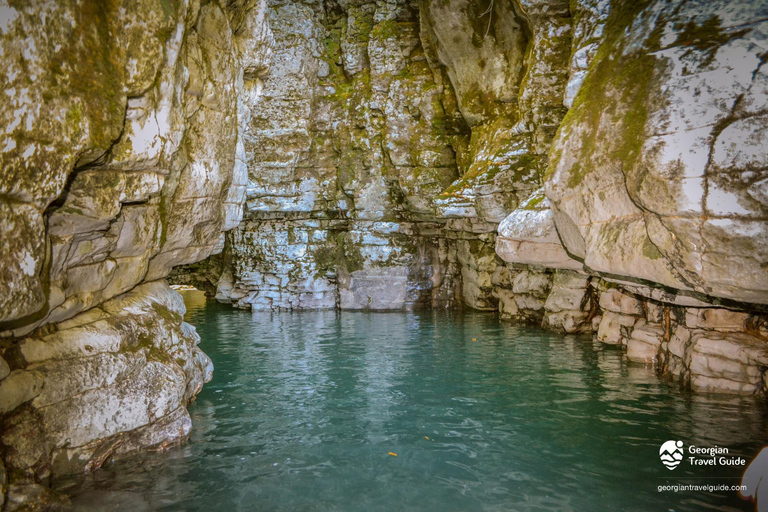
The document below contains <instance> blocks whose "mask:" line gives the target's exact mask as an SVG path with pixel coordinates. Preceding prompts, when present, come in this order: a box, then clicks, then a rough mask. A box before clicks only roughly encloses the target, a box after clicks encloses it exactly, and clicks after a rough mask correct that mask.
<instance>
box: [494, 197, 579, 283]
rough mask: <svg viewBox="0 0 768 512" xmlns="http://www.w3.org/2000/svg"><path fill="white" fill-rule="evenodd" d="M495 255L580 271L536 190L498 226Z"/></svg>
mask: <svg viewBox="0 0 768 512" xmlns="http://www.w3.org/2000/svg"><path fill="white" fill-rule="evenodd" d="M496 252H497V253H498V255H499V257H501V259H503V260H504V261H507V262H510V263H523V264H529V265H537V266H542V267H547V268H560V269H571V270H581V269H583V265H582V264H581V263H580V262H578V261H576V260H574V259H573V258H571V257H570V256H569V255H568V253H567V252H566V251H565V249H564V248H563V244H562V243H561V242H560V238H559V237H558V235H557V231H556V229H555V222H554V220H553V218H552V211H551V210H550V209H549V202H548V201H547V198H546V197H544V191H543V190H542V189H539V190H537V191H536V192H535V193H534V194H533V195H532V196H531V197H530V198H528V199H527V200H526V201H524V202H523V203H522V204H521V205H520V207H518V209H517V210H515V211H514V212H512V213H511V214H509V216H508V217H507V218H505V219H504V220H503V221H502V222H501V224H499V236H498V238H497V239H496Z"/></svg>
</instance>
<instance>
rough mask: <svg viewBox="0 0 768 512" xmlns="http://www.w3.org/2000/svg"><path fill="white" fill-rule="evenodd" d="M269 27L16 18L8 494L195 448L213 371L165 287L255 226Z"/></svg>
mask: <svg viewBox="0 0 768 512" xmlns="http://www.w3.org/2000/svg"><path fill="white" fill-rule="evenodd" d="M266 16H267V12H266V5H265V3H264V2H260V1H240V0H232V1H226V2H224V1H222V2H218V1H213V2H200V1H197V0H172V1H160V0H157V1H155V0H146V1H144V0H142V1H134V0H131V1H123V2H121V1H119V0H116V1H108V2H101V1H92V0H76V1H72V2H22V3H19V2H0V33H2V37H0V48H1V50H0V51H1V52H2V61H3V66H2V71H0V82H2V89H3V91H4V92H3V94H2V95H0V96H1V98H0V126H1V127H2V128H0V130H2V134H0V138H2V142H0V146H2V148H3V149H2V150H0V161H1V162H0V355H1V356H2V358H0V446H1V447H0V455H1V456H2V460H3V462H4V464H5V471H1V472H0V473H2V474H3V477H4V476H5V474H6V472H7V474H8V475H10V477H11V488H10V491H9V492H10V494H11V496H13V495H14V493H16V494H18V493H19V492H21V489H23V488H25V487H24V486H23V484H24V485H26V484H30V483H32V484H34V483H45V482H46V481H47V480H48V479H49V478H50V477H51V475H52V474H53V475H55V474H63V473H67V472H70V471H82V470H83V468H94V467H98V466H99V465H100V464H101V463H102V462H103V461H104V460H106V458H108V457H109V456H111V454H113V453H121V452H126V451H130V450H135V449H138V448H146V447H149V446H158V445H159V446H163V445H167V444H168V443H171V442H175V441H177V440H180V439H183V438H184V437H185V436H186V434H187V433H188V431H189V428H190V421H189V415H188V414H187V411H186V404H187V402H188V401H189V400H190V399H192V398H193V397H194V395H195V394H196V393H197V392H198V391H199V389H200V387H201V386H202V384H203V382H204V381H206V380H208V379H210V375H211V370H212V368H211V363H210V360H209V359H208V358H207V357H206V356H205V355H204V354H203V353H202V352H201V351H200V350H199V349H198V348H197V347H196V344H197V342H198V341H199V338H198V337H197V335H196V333H195V330H194V328H193V327H192V326H190V325H189V324H186V323H184V322H183V314H184V305H183V303H182V302H181V298H180V296H179V295H178V294H177V293H176V292H174V291H173V290H171V289H170V288H169V286H168V284H167V283H166V282H165V281H164V278H165V277H166V275H167V274H168V273H169V271H170V270H171V268H172V267H173V266H174V265H179V264H188V263H192V262H195V261H198V260H201V259H204V258H206V257H208V256H209V255H211V254H212V253H216V252H220V251H221V250H222V248H223V245H224V238H223V232H224V231H226V230H229V229H232V228H234V227H235V226H236V225H237V224H238V223H239V222H240V220H241V217H242V205H243V201H244V196H245V189H246V184H247V170H246V167H245V156H244V144H243V137H242V132H243V130H242V129H241V126H243V125H244V124H245V123H247V120H248V115H249V111H250V108H251V107H252V105H254V104H255V103H256V102H257V101H258V97H259V95H260V91H261V78H260V77H261V76H262V75H263V74H264V72H265V71H266V70H267V67H268V64H269V58H270V52H271V50H270V48H271V40H272V38H271V33H270V31H269V26H268V23H267V18H266ZM2 480H3V481H2V482H0V483H2V484H3V485H2V488H3V490H5V483H6V482H5V478H3V479H2ZM4 498H5V492H3V494H2V499H0V501H2V500H3V499H4Z"/></svg>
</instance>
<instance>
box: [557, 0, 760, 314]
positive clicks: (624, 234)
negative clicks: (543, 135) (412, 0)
mask: <svg viewBox="0 0 768 512" xmlns="http://www.w3.org/2000/svg"><path fill="white" fill-rule="evenodd" d="M766 14H768V11H766V6H765V4H764V3H763V2H758V1H752V2H742V3H741V4H739V6H738V8H733V7H732V5H731V4H730V3H728V2H724V1H723V2H709V3H707V4H706V5H704V4H692V3H687V2H671V3H670V2H662V1H658V2H648V3H636V2H635V3H632V2H628V3H612V5H611V9H610V14H609V15H608V17H607V19H606V21H605V28H604V35H603V38H602V41H601V42H600V43H599V45H600V51H599V52H597V53H596V54H595V57H594V59H593V62H592V64H591V65H590V67H589V70H588V71H587V73H586V76H585V78H584V83H583V85H582V86H581V88H580V89H579V93H578V94H577V95H576V97H575V100H574V101H573V108H572V110H571V111H570V113H569V115H568V117H567V118H566V120H565V122H564V123H563V125H562V126H561V129H560V131H559V137H558V139H557V141H556V142H555V145H554V148H553V151H552V153H551V155H550V157H551V160H550V161H551V164H550V167H549V171H548V174H547V179H546V180H545V191H546V194H547V197H548V198H549V199H550V201H551V202H552V208H553V213H554V220H555V224H556V226H557V229H558V231H559V233H560V236H561V239H562V240H563V242H564V244H565V247H566V249H567V250H568V251H569V253H571V254H573V255H575V256H577V257H579V258H583V259H584V263H585V265H586V266H587V267H588V268H589V269H591V270H593V271H597V272H604V273H606V274H610V275H612V276H624V277H626V278H632V279H636V280H637V279H640V280H644V281H650V282H654V283H658V284H661V285H664V286H667V287H670V288H674V289H677V290H682V291H696V292H699V293H701V294H703V295H705V296H715V297H724V298H729V299H735V300H740V301H744V302H756V303H768V281H767V280H766V279H768V277H767V276H768V274H766V273H765V271H764V266H765V264H766V261H768V253H766V248H768V243H766V237H768V234H767V233H768V231H767V230H766V223H765V221H764V220H757V219H758V218H760V219H765V210H764V206H763V205H762V203H760V202H759V201H758V200H756V199H755V197H757V196H759V195H760V194H759V193H756V194H752V195H750V193H749V192H748V190H750V187H754V189H755V190H756V189H758V188H760V185H757V183H762V182H761V180H763V179H764V178H765V176H764V172H763V171H761V170H757V169H763V166H762V164H760V163H758V162H761V161H763V160H764V159H765V148H766V146H765V145H764V144H762V143H760V142H759V141H760V140H762V139H763V137H764V134H763V131H764V123H763V124H761V121H760V119H761V116H762V115H763V107H762V106H761V107H757V106H756V104H755V103H753V102H752V101H750V102H748V103H747V104H746V105H745V106H743V107H742V104H741V99H742V98H744V97H747V96H749V97H750V98H752V97H756V96H755V95H756V94H758V95H759V94H762V93H761V92H758V91H762V89H763V88H764V85H765V84H763V83H762V82H761V81H758V80H756V79H757V77H758V75H759V74H760V73H761V72H762V71H761V70H762V67H761V66H762V57H761V52H762V50H759V48H761V47H762V46H764V43H765V41H766V37H768V25H767V23H768V22H766V21H765V19H766ZM755 20H757V21H755ZM753 21H755V22H754V23H753ZM692 41H694V42H693V43H692ZM695 41H702V42H703V41H711V42H712V43H706V44H703V43H702V44H699V43H696V42H695ZM714 41H717V43H713V42H714ZM640 76H642V77H644V78H643V79H642V80H640V79H639V78H638V77H640ZM638 84H641V85H638ZM691 91H696V94H692V92H691ZM747 105H748V106H747ZM763 105H764V104H763ZM598 140H599V141H600V143H596V141H598Z"/></svg>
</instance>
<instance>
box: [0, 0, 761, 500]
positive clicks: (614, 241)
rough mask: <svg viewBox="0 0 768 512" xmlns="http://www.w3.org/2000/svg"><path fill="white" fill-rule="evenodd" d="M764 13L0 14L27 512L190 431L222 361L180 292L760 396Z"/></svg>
mask: <svg viewBox="0 0 768 512" xmlns="http://www.w3.org/2000/svg"><path fill="white" fill-rule="evenodd" d="M767 9H768V8H767V7H766V5H765V2H761V1H759V0H745V1H742V2H738V4H734V3H733V2H728V1H726V0H722V1H708V2H703V1H701V2H697V1H690V0H688V1H683V0H680V1H661V0H658V1H657V0H643V1H630V0H613V1H610V0H570V1H567V0H510V1H507V2H500V1H489V2H482V1H481V2H474V1H467V0H450V1H445V0H439V1H438V0H422V1H419V2H417V1H415V0H391V1H388V2H381V1H375V0H356V1H346V0H313V1H294V0H263V1H257V0H226V1H225V0H217V1H206V2H203V1H197V0H171V1H165V0H163V1H159V0H157V1H153V0H141V1H132V2H128V1H125V2H121V1H120V0H110V1H109V2H98V1H93V0H74V1H71V2H47V3H45V2H40V3H35V2H33V3H26V4H22V3H10V2H5V3H4V2H0V21H1V22H2V23H0V32H2V38H0V45H1V46H2V59H3V63H4V66H3V69H2V71H0V80H2V81H3V91H4V92H3V94H1V95H0V97H1V98H2V99H0V126H1V127H2V130H3V132H2V135H0V137H2V138H3V139H2V141H0V147H1V148H2V150H1V151H0V159H2V166H0V355H1V356H2V357H1V358H0V456H2V461H3V464H2V465H0V489H2V490H3V494H2V499H5V494H4V492H5V489H6V486H5V484H6V481H7V478H6V475H10V477H11V478H10V482H11V490H10V496H11V497H14V496H19V495H20V493H23V489H28V488H29V485H35V484H36V483H44V482H46V481H47V480H48V479H49V478H50V477H51V475H52V474H61V473H66V472H69V471H79V470H82V469H83V468H95V467H98V465H99V464H101V463H102V462H103V461H104V460H106V459H107V458H108V457H110V456H111V455H112V454H114V453H121V452H125V451H130V450H133V449H138V448H140V447H147V446H165V445H167V444H168V443H171V442H175V441H177V440H179V439H182V438H183V437H184V436H185V435H186V433H187V432H188V430H189V417H188V414H187V412H186V408H185V405H186V403H187V401H188V400H190V399H191V398H192V397H193V396H194V395H195V393H196V392H197V391H198V390H199V387H200V386H201V385H202V383H203V382H204V381H205V380H206V379H207V378H209V377H210V371H211V365H210V361H209V360H208V359H207V358H206V357H205V355H204V354H203V353H202V352H201V351H200V350H199V349H197V347H196V343H197V341H198V338H197V336H196V334H195V332H194V328H193V327H192V326H190V325H188V324H186V323H184V322H183V314H184V309H183V305H182V304H181V303H180V302H179V297H178V295H176V294H175V292H173V291H172V290H170V288H169V286H168V284H167V283H166V281H165V278H166V277H167V276H169V273H171V271H172V268H173V267H175V266H180V268H179V269H177V270H175V271H173V273H172V274H170V275H171V279H173V280H174V281H175V282H188V283H194V284H197V285H200V286H202V287H203V288H206V289H207V290H209V291H210V293H211V294H212V295H216V297H217V298H218V299H219V300H223V301H227V302H231V303H233V304H235V305H236V306H238V307H246V308H253V309H306V308H312V309H314V308H343V309H406V308H415V307H454V306H460V305H465V306H467V307H471V308H475V309H482V310H490V311H498V312H499V313H500V315H501V316H502V317H503V318H505V319H508V320H512V321H520V322H531V323H536V324H540V325H543V326H545V327H548V328H552V329H558V330H561V331H564V332H571V333H573V332H584V333H593V334H594V336H596V338H597V339H598V340H600V341H601V342H604V343H607V344H615V345H622V346H625V347H626V350H627V356H628V357H629V358H630V359H631V360H634V361H637V362H640V363H644V364H647V365H649V366H653V367H655V368H656V369H658V370H659V371H661V372H666V373H668V374H670V375H673V376H675V377H677V378H679V379H680V380H681V382H683V383H685V384H686V385H690V386H691V387H693V388H695V389H699V390H706V391H719V392H730V393H756V392H760V391H765V389H766V377H765V368H766V367H768V349H767V348H766V347H767V345H768V342H767V341H766V340H768V327H767V326H768V321H767V320H766V306H768V281H766V279H767V278H766V276H768V272H766V270H768V240H767V238H768V224H767V222H768V217H767V216H768V210H766V208H767V207H766V196H767V195H768V192H767V190H768V185H767V184H768V181H766V180H768V174H766V172H767V171H766V165H768V164H766V162H767V161H768V160H767V158H768V157H767V156H766V155H768V150H766V144H765V140H764V139H765V131H766V123H765V117H766V115H768V114H766V105H768V102H767V101H766V94H767V93H766V91H768V80H767V79H766V77H765V69H764V66H763V64H764V61H765V58H766V51H768V25H767V24H768V10H767ZM40 27H42V30H41V29H40ZM270 27H271V28H270ZM243 205H244V206H243ZM225 232H226V235H224V234H223V233H225ZM201 260H203V261H201ZM95 411H98V413H97V412H95ZM25 486H26V487H25ZM13 499H16V498H13Z"/></svg>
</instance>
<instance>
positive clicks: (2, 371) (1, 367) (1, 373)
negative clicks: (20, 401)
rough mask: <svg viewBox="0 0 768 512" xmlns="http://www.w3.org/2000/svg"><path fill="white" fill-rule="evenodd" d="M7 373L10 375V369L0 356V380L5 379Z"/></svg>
mask: <svg viewBox="0 0 768 512" xmlns="http://www.w3.org/2000/svg"><path fill="white" fill-rule="evenodd" d="M9 373H11V368H10V367H9V366H8V363H6V362H5V359H3V358H2V356H0V380H3V379H4V378H6V377H7V376H8V374H9Z"/></svg>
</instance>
